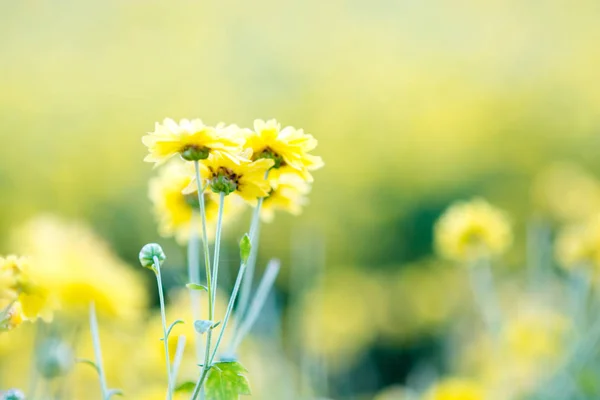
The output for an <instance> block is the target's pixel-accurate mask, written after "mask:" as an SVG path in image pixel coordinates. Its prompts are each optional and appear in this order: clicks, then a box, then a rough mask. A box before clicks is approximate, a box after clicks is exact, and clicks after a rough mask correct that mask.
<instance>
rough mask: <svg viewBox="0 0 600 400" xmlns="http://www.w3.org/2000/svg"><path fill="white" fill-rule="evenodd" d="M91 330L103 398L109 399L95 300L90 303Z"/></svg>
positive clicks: (104, 399)
mask: <svg viewBox="0 0 600 400" xmlns="http://www.w3.org/2000/svg"><path fill="white" fill-rule="evenodd" d="M90 331H91V332H92V343H93V345H94V356H95V358H96V367H97V368H98V376H99V378H100V390H101V391H102V399H103V400H108V386H107V385H106V376H105V375H104V367H103V365H102V349H101V348H100V333H99V330H98V320H97V318H96V307H95V305H94V302H91V303H90Z"/></svg>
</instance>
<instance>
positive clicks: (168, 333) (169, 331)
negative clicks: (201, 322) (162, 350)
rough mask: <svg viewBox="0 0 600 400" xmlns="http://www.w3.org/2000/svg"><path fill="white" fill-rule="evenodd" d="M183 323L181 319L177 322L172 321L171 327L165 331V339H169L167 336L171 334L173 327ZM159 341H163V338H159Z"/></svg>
mask: <svg viewBox="0 0 600 400" xmlns="http://www.w3.org/2000/svg"><path fill="white" fill-rule="evenodd" d="M184 323H185V322H184V321H183V320H182V319H178V320H177V321H173V322H172V323H171V325H169V329H167V339H168V338H169V335H170V334H171V331H172V330H173V328H174V327H175V325H178V324H184ZM160 340H164V338H161V339H160Z"/></svg>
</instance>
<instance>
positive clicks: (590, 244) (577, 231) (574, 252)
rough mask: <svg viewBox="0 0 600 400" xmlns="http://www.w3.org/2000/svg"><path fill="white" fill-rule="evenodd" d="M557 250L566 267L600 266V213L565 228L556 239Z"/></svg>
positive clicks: (562, 264)
mask: <svg viewBox="0 0 600 400" xmlns="http://www.w3.org/2000/svg"><path fill="white" fill-rule="evenodd" d="M555 251H556V258H557V259H558V261H559V263H560V265H561V266H563V267H564V268H576V267H595V268H600V215H597V216H595V217H593V218H591V219H589V220H588V221H587V222H585V223H581V224H573V225H569V226H567V227H565V228H563V229H562V231H561V232H560V233H559V235H558V237H557V239H556V250H555Z"/></svg>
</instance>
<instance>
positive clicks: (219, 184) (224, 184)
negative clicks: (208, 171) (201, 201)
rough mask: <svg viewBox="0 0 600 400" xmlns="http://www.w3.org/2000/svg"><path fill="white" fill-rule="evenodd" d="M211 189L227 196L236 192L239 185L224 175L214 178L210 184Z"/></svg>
mask: <svg viewBox="0 0 600 400" xmlns="http://www.w3.org/2000/svg"><path fill="white" fill-rule="evenodd" d="M210 188H211V189H212V191H213V192H215V193H225V196H227V195H228V194H231V193H233V192H235V190H236V189H237V184H236V183H235V182H233V181H232V180H231V179H229V178H228V177H226V176H224V175H219V176H217V177H216V178H213V179H212V181H211V182H210Z"/></svg>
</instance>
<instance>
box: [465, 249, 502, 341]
mask: <svg viewBox="0 0 600 400" xmlns="http://www.w3.org/2000/svg"><path fill="white" fill-rule="evenodd" d="M468 269H469V277H470V278H471V288H472V290H473V294H474V296H475V302H476V303H477V306H478V307H479V311H480V312H481V314H482V317H483V320H484V322H485V324H486V325H487V328H488V330H489V332H490V333H491V334H492V335H493V336H494V337H497V336H498V334H499V332H500V327H501V320H502V318H501V314H500V306H499V304H498V298H497V297H496V289H495V287H494V277H493V275H492V270H491V268H490V262H489V260H488V259H487V258H480V259H479V260H477V261H476V262H475V263H474V265H470V266H469V267H468Z"/></svg>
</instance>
